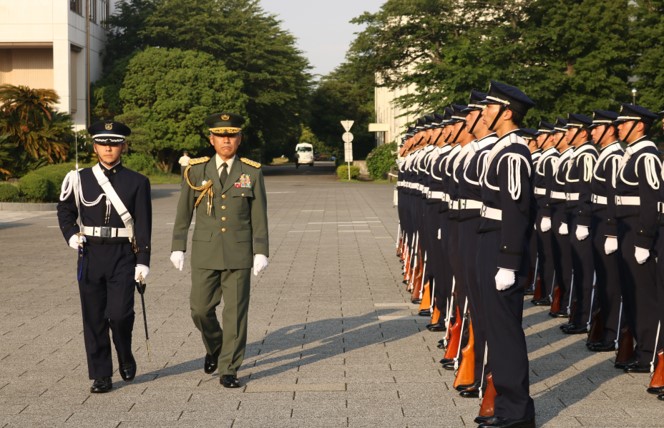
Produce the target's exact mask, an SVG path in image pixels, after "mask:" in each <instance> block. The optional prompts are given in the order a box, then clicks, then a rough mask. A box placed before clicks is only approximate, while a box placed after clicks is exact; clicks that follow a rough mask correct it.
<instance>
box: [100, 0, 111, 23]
mask: <svg viewBox="0 0 664 428" xmlns="http://www.w3.org/2000/svg"><path fill="white" fill-rule="evenodd" d="M99 13H100V14H101V15H100V16H99V23H100V24H101V25H103V26H104V28H108V24H107V23H106V20H107V19H108V18H109V17H110V15H111V2H110V0H101V10H100V12H99Z"/></svg>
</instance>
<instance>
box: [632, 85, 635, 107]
mask: <svg viewBox="0 0 664 428" xmlns="http://www.w3.org/2000/svg"><path fill="white" fill-rule="evenodd" d="M634 104H636V88H632V105H634Z"/></svg>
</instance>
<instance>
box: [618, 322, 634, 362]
mask: <svg viewBox="0 0 664 428" xmlns="http://www.w3.org/2000/svg"><path fill="white" fill-rule="evenodd" d="M633 357H634V337H633V336H632V331H631V330H630V329H629V327H623V328H622V329H620V342H619V344H618V353H617V354H616V364H619V363H620V364H622V363H627V362H629V361H631V360H632V358H633Z"/></svg>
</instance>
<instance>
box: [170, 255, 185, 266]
mask: <svg viewBox="0 0 664 428" xmlns="http://www.w3.org/2000/svg"><path fill="white" fill-rule="evenodd" d="M171 263H173V266H175V269H177V270H179V271H181V270H182V268H183V267H184V251H172V252H171Z"/></svg>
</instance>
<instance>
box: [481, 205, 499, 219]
mask: <svg viewBox="0 0 664 428" xmlns="http://www.w3.org/2000/svg"><path fill="white" fill-rule="evenodd" d="M480 215H481V216H482V217H484V218H490V219H491V220H498V221H501V220H502V219H503V212H502V210H499V209H498V208H491V207H487V206H486V205H482V209H481V210H480Z"/></svg>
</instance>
